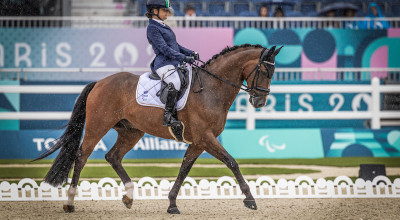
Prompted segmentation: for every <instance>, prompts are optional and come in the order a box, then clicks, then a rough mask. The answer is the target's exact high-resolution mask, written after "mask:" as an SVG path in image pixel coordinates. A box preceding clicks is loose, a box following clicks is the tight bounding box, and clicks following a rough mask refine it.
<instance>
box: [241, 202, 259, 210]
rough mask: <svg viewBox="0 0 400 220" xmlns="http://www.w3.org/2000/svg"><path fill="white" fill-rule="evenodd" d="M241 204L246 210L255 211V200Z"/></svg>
mask: <svg viewBox="0 0 400 220" xmlns="http://www.w3.org/2000/svg"><path fill="white" fill-rule="evenodd" d="M243 203H244V206H246V207H247V208H249V209H253V210H257V204H256V201H255V200H243Z"/></svg>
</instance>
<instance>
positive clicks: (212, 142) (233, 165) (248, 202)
mask: <svg viewBox="0 0 400 220" xmlns="http://www.w3.org/2000/svg"><path fill="white" fill-rule="evenodd" d="M205 142H206V143H204V144H205V150H206V151H207V152H208V153H210V154H211V155H212V156H214V157H215V158H217V159H218V160H220V161H222V162H223V163H224V164H225V165H226V166H227V167H228V168H229V169H230V170H232V172H233V174H234V175H235V177H236V179H237V181H238V183H239V186H240V189H241V190H242V193H243V194H244V195H245V196H246V198H245V199H244V200H243V203H244V205H245V206H246V207H247V208H250V209H254V210H257V204H256V202H255V200H254V197H253V195H252V194H251V192H250V187H249V185H248V184H247V183H246V181H245V180H244V178H243V176H242V174H241V173H240V170H239V165H238V163H237V162H236V161H235V159H234V158H233V157H232V156H231V155H230V154H229V153H228V152H227V151H226V150H225V148H224V147H223V146H222V145H221V143H220V142H219V141H218V140H217V138H216V137H215V136H214V135H212V134H208V135H207V138H206V141H205Z"/></svg>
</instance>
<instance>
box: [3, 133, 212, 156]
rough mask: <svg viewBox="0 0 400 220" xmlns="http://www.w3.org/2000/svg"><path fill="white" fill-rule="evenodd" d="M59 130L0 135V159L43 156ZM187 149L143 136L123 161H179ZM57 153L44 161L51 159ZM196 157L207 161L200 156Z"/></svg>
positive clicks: (104, 143) (101, 148) (111, 137)
mask: <svg viewBox="0 0 400 220" xmlns="http://www.w3.org/2000/svg"><path fill="white" fill-rule="evenodd" d="M62 133H63V130H35V131H33V130H21V131H1V132H0V140H2V141H1V142H0V149H1V154H0V159H33V158H36V157H38V156H39V155H41V154H42V153H44V152H45V151H46V150H48V149H50V147H51V146H52V145H53V144H54V142H55V140H56V139H57V138H59V137H60V136H61V135H62ZM117 135H118V134H117V132H116V131H115V130H110V131H109V132H108V133H107V134H106V135H105V136H104V137H103V138H102V139H101V140H100V141H99V143H98V144H97V145H96V147H95V148H94V151H93V153H92V154H91V156H90V159H104V157H105V154H106V153H107V152H108V151H109V150H110V149H111V148H112V147H113V145H114V143H115V141H116V140H117ZM187 147H188V145H187V144H185V143H177V142H175V141H173V140H166V139H162V138H158V137H153V136H151V135H148V134H145V135H144V137H143V138H142V139H140V141H139V142H138V143H137V144H136V145H135V146H134V147H133V149H132V150H131V151H129V152H128V153H127V154H126V155H125V157H124V158H132V159H137V158H183V156H184V155H185V152H186V149H187ZM57 154H58V152H56V153H53V154H52V155H50V156H49V157H48V158H49V159H53V158H55V157H56V156H57ZM200 157H202V158H208V157H211V156H210V155H209V154H208V153H203V154H202V155H201V156H200Z"/></svg>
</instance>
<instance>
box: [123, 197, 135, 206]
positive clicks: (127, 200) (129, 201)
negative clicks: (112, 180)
mask: <svg viewBox="0 0 400 220" xmlns="http://www.w3.org/2000/svg"><path fill="white" fill-rule="evenodd" d="M122 202H123V203H124V205H125V206H126V208H128V209H130V208H132V203H133V199H130V198H129V197H128V196H126V195H124V196H123V197H122Z"/></svg>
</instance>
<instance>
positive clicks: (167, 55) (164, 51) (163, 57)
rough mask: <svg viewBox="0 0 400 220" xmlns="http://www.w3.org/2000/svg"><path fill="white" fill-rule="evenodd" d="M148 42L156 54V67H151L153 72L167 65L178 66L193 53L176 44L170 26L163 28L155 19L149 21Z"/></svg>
mask: <svg viewBox="0 0 400 220" xmlns="http://www.w3.org/2000/svg"><path fill="white" fill-rule="evenodd" d="M147 40H148V41H149V43H150V44H151V45H152V46H153V50H154V53H155V54H156V58H155V59H154V66H152V67H151V69H152V70H153V71H155V70H157V69H158V68H160V67H163V66H166V65H173V66H178V64H180V63H182V61H183V58H184V57H185V56H190V55H192V53H193V51H191V50H188V49H186V48H184V47H182V46H181V45H179V44H178V42H176V36H175V34H174V32H173V31H172V29H171V28H170V27H169V26H168V25H165V26H163V25H162V24H160V23H158V22H157V21H154V20H153V19H150V20H149V25H148V26H147Z"/></svg>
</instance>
